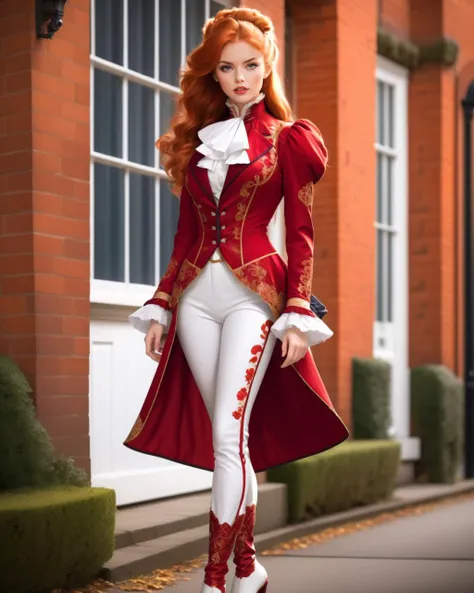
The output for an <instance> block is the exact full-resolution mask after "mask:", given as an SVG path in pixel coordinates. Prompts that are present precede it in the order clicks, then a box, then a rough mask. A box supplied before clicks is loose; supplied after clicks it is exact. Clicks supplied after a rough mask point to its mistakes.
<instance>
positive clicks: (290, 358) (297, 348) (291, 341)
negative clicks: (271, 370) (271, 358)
mask: <svg viewBox="0 0 474 593" xmlns="http://www.w3.org/2000/svg"><path fill="white" fill-rule="evenodd" d="M307 350H308V339H307V338H306V336H305V334H304V333H303V332H301V331H300V330H299V329H297V328H296V327H289V328H288V329H287V330H286V332H285V335H284V336H283V340H282V347H281V353H282V356H286V360H285V362H284V363H283V364H282V365H281V368H282V369H283V368H285V367H287V366H290V364H294V363H295V362H298V360H301V359H302V358H303V357H304V355H305V354H306V352H307Z"/></svg>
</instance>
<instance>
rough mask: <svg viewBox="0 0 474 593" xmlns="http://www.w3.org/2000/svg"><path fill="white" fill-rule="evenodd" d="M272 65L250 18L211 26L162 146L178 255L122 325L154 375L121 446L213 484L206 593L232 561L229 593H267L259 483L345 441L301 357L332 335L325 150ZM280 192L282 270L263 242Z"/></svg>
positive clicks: (239, 16) (270, 48) (271, 40)
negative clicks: (176, 201)
mask: <svg viewBox="0 0 474 593" xmlns="http://www.w3.org/2000/svg"><path fill="white" fill-rule="evenodd" d="M277 55H278V50H277V45H276V40H275V37H274V32H273V25H272V23H271V21H270V20H269V19H268V18H266V17H265V16H263V15H262V14H261V13H260V12H258V11H256V10H251V9H245V8H243V9H238V8H234V9H230V10H222V11H221V12H219V13H218V14H217V15H216V17H215V18H214V19H210V20H209V21H208V22H207V23H206V25H205V27H204V29H203V41H202V44H201V45H200V46H199V47H198V48H197V49H195V50H194V51H193V52H192V53H191V54H190V56H189V57H188V67H187V69H186V71H185V72H184V74H183V76H182V80H181V88H182V91H183V92H182V94H181V96H180V99H179V104H178V110H177V113H176V115H175V117H174V119H173V121H172V124H171V131H170V132H169V133H167V134H165V135H164V136H163V137H161V138H160V139H159V141H158V142H157V146H158V147H159V149H160V151H161V153H162V155H163V157H164V166H165V169H166V171H167V173H168V175H169V177H170V179H171V181H172V183H173V185H174V188H175V189H176V190H177V191H179V192H180V214H179V221H178V229H177V233H176V237H175V241H174V249H173V253H172V256H171V260H170V263H169V266H168V268H167V270H166V272H165V274H164V276H163V277H162V278H161V281H160V283H159V285H158V288H157V290H156V292H155V294H154V295H153V298H151V299H150V300H149V301H147V302H146V303H145V304H144V306H143V307H142V308H141V309H139V310H138V311H136V312H135V313H134V314H133V315H132V316H130V321H131V322H132V324H133V325H134V326H135V327H136V328H137V329H139V330H141V331H143V332H144V333H146V337H145V341H146V352H147V354H148V356H150V357H151V358H152V359H153V360H155V361H159V366H158V369H157V371H156V374H155V377H154V379H153V382H152V385H151V387H150V390H149V392H148V395H147V397H146V399H145V402H144V404H143V407H142V409H141V412H140V415H139V417H138V419H137V421H136V423H135V425H134V427H133V428H132V430H131V432H130V435H129V437H128V438H127V440H126V441H125V444H126V445H127V446H128V447H131V448H132V449H135V450H137V451H140V452H143V453H148V454H152V455H157V456H160V457H164V458H167V459H171V460H173V461H177V462H179V463H185V464H188V465H192V466H194V467H199V468H202V469H207V470H210V471H213V472H214V474H213V483H212V496H211V508H210V538H209V558H208V563H207V566H206V568H205V579H204V585H203V589H202V592H203V593H218V592H219V591H220V592H221V593H225V577H226V573H227V561H228V559H229V557H230V554H231V553H232V551H233V550H234V562H235V564H236V576H235V578H234V582H233V587H232V593H257V592H258V593H264V592H265V591H266V588H267V583H268V577H267V573H266V571H265V568H264V567H263V566H262V565H261V564H260V563H259V562H258V561H257V560H256V558H255V548H254V545H253V530H254V524H255V509H256V503H257V480H256V475H255V472H256V471H263V470H265V469H267V468H269V467H272V466H275V465H279V464H282V463H286V462H289V461H292V460H294V459H298V458H302V457H306V456H308V455H313V454H315V453H318V452H319V451H322V450H324V449H328V448H330V447H333V446H335V445H337V444H338V443H340V442H342V441H343V440H344V439H345V438H346V437H347V435H348V433H347V429H346V427H345V426H344V424H343V422H342V421H341V419H340V418H339V416H338V415H337V414H336V412H335V411H334V409H333V406H332V404H331V401H330V399H329V397H328V395H327V393H326V390H325V388H324V385H323V383H322V381H321V378H320V377H319V374H318V371H317V369H316V366H315V363H314V360H313V358H312V354H311V351H310V349H309V346H311V345H313V344H316V343H318V342H321V341H323V340H325V339H327V338H329V337H330V336H331V335H332V332H331V330H330V329H329V328H328V327H327V326H326V324H325V323H324V322H323V321H322V320H321V319H320V318H319V317H317V316H316V315H315V314H314V313H313V311H312V310H311V308H310V298H311V280H312V267H313V225H312V218H311V204H312V188H313V184H314V183H316V182H317V181H318V180H319V179H320V178H321V177H322V175H323V173H324V171H325V167H326V161H327V152H326V148H325V146H324V143H323V140H322V138H321V135H320V133H319V131H318V129H317V128H316V127H315V126H314V125H313V124H312V123H311V122H309V121H307V120H298V121H295V122H293V121H292V117H291V109H290V107H289V105H288V103H287V100H286V99H285V95H284V93H283V91H282V89H281V85H280V81H279V78H278V74H277V72H276V70H275V64H276V60H277ZM283 195H284V213H285V222H286V233H287V236H286V250H287V254H288V265H287V264H286V262H285V261H284V260H283V259H282V258H281V257H280V256H279V254H278V253H277V251H276V250H275V248H274V246H273V245H272V244H271V242H270V240H269V238H268V235H267V225H268V223H269V222H270V220H271V219H272V217H273V215H274V213H275V211H276V208H277V206H278V204H279V203H280V201H281V199H282V197H283ZM178 309H179V315H178ZM166 332H167V337H166V341H165V343H164V348H163V354H162V356H161V359H160V358H158V356H157V354H156V352H155V350H157V349H158V348H159V344H160V340H161V338H162V334H163V333H166ZM283 357H284V360H282V358H283ZM257 393H258V397H257ZM234 546H235V549H234Z"/></svg>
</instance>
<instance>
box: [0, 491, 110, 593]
mask: <svg viewBox="0 0 474 593" xmlns="http://www.w3.org/2000/svg"><path fill="white" fill-rule="evenodd" d="M114 531H115V492H114V491H113V490H110V489H106V488H84V487H82V488H76V487H63V488H57V489H44V490H15V491H14V492H2V493H0V533H1V534H2V537H1V538H0V591H2V592H3V591H5V593H6V592H7V591H8V593H26V591H28V593H40V592H43V591H48V592H50V591H51V590H52V589H54V588H56V587H64V586H67V587H75V586H80V585H85V584H86V583H87V582H89V581H90V579H91V578H93V577H95V576H96V575H97V574H98V572H99V570H100V568H101V567H102V566H103V564H104V563H105V562H107V560H109V558H110V557H111V556H112V554H113V550H114V543H115V542H114Z"/></svg>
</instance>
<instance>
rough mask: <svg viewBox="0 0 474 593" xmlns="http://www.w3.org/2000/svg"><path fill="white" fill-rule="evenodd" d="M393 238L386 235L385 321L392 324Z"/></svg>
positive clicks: (388, 234) (391, 235)
mask: <svg viewBox="0 0 474 593" xmlns="http://www.w3.org/2000/svg"><path fill="white" fill-rule="evenodd" d="M394 241H395V236H394V234H393V233H387V321H389V322H392V321H393V319H392V300H393V298H392V297H393V292H392V291H393V273H394V266H393V248H394Z"/></svg>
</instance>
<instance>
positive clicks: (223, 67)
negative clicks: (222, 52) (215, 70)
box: [219, 64, 230, 72]
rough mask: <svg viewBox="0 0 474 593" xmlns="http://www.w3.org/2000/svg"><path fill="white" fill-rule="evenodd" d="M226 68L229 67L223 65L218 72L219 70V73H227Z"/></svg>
mask: <svg viewBox="0 0 474 593" xmlns="http://www.w3.org/2000/svg"><path fill="white" fill-rule="evenodd" d="M226 68H230V66H229V65H228V64H224V66H221V67H220V68H219V70H220V71H221V72H228V70H226Z"/></svg>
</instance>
